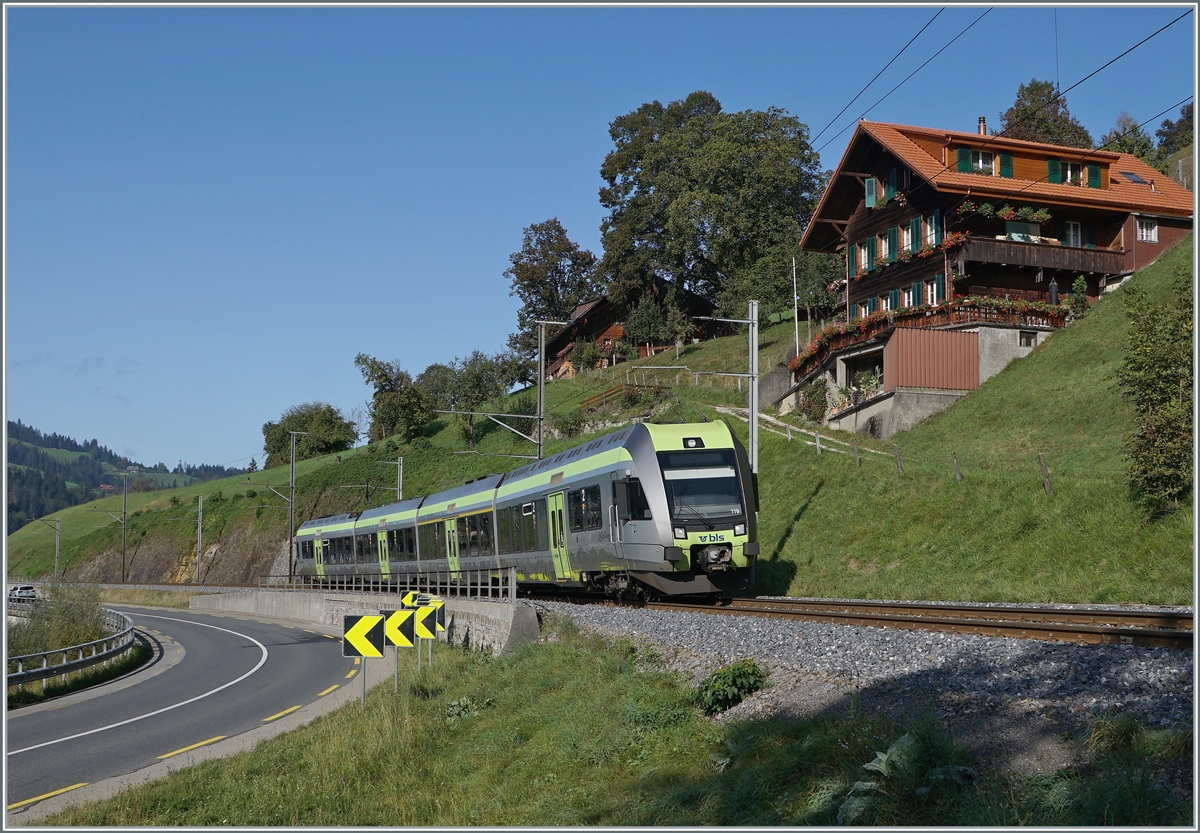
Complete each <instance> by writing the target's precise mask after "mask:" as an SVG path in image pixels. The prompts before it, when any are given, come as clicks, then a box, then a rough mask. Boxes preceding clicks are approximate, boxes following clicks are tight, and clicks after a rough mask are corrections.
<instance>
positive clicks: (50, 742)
mask: <svg viewBox="0 0 1200 833" xmlns="http://www.w3.org/2000/svg"><path fill="white" fill-rule="evenodd" d="M138 616H144V617H146V618H148V619H166V620H167V621H169V622H182V623H184V624H188V625H199V626H200V627H202V628H212V629H213V630H215V631H224V632H225V633H230V634H233V635H234V636H240V637H242V638H243V639H248V640H250V641H251V642H253V643H254V644H255V645H257V646H258V647H259V648H260V649H261V650H262V657H261V658H260V659H259V661H258V665H256V666H254V667H253V668H251V669H250V670H249V671H247V672H246V673H245V674H243V675H242V676H240V677H238V678H237V679H236V680H230V681H229V682H227V683H225V685H223V686H218V687H217V688H214V689H213V690H212V691H206V692H204V693H203V694H199V695H197V696H195V697H193V698H191V699H190V700H184V701H183V702H182V703H176V704H175V705H173V706H166V707H164V708H161V709H158V710H157V711H152V712H149V713H147V714H141V715H138V716H137V717H131V718H129V719H128V720H122V721H121V722H120V723H112V724H109V725H108V726H101V727H100V728H98V729H89V730H88V731H86V732H80V733H79V734H77V735H70V736H68V737H65V738H58V739H56V740H48V741H46V742H44V743H39V744H35V745H34V746H26V747H25V748H24V749H14V750H12V751H11V752H9V753H8V755H20V754H21V753H22V752H31V751H32V750H34V749H41V748H42V747H43V746H52V745H54V744H56V743H63V742H64V741H68V740H75V739H76V738H82V737H85V736H86V735H94V734H96V733H97V732H103V731H105V730H107V729H115V728H117V727H118V726H124V725H126V724H128V723H135V722H137V721H139V720H144V719H145V718H147V717H154V716H155V715H156V714H162V713H163V712H169V711H171V709H177V708H179V707H180V706H186V705H187V704H188V703H195V702H196V701H197V700H203V699H204V698H205V697H208V696H209V695H210V694H216V693H217V692H218V691H221V690H222V689H225V688H229V687H230V686H231V685H234V684H236V683H240V682H241V681H242V680H244V679H246V678H247V677H249V676H250V675H251V674H253V673H254V672H255V671H257V670H258V669H260V668H262V667H263V663H265V662H266V661H267V646H266V645H263V644H262V643H261V642H259V641H258V640H257V639H255V638H254V637H252V636H247V635H246V634H244V633H238V632H237V631H231V630H229V629H228V628H218V627H217V626H216V625H206V624H205V623H203V622H195V621H192V620H190V619H174V618H172V617H170V616H153V615H151V614H149V613H138Z"/></svg>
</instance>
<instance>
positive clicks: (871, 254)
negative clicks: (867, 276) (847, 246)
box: [864, 237, 876, 272]
mask: <svg viewBox="0 0 1200 833" xmlns="http://www.w3.org/2000/svg"><path fill="white" fill-rule="evenodd" d="M875 242H876V241H875V238H874V237H868V238H867V265H866V266H865V267H864V268H865V269H866V271H868V272H870V271H871V270H872V269H874V268H875Z"/></svg>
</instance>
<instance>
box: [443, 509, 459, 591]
mask: <svg viewBox="0 0 1200 833" xmlns="http://www.w3.org/2000/svg"><path fill="white" fill-rule="evenodd" d="M446 563H447V564H448V565H449V566H450V578H454V579H456V578H458V520H457V519H456V518H451V519H450V520H448V521H446Z"/></svg>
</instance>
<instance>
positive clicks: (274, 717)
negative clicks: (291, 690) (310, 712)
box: [263, 706, 300, 723]
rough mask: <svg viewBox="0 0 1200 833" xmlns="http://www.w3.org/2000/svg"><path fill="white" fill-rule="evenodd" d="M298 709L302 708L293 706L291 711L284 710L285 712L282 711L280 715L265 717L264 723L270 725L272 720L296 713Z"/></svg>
mask: <svg viewBox="0 0 1200 833" xmlns="http://www.w3.org/2000/svg"><path fill="white" fill-rule="evenodd" d="M298 708H300V707H299V706H292V707H291V708H290V709H284V710H283V711H281V712H280V713H279V714H273V715H271V716H270V717H264V718H263V723H270V722H271V721H272V720H275V719H276V718H279V717H283V716H284V715H285V714H291V713H292V712H294V711H295V710H296V709H298Z"/></svg>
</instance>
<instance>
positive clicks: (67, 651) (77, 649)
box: [8, 601, 133, 686]
mask: <svg viewBox="0 0 1200 833" xmlns="http://www.w3.org/2000/svg"><path fill="white" fill-rule="evenodd" d="M17 607H18V605H17V604H14V603H13V602H11V601H10V602H9V611H10V612H11V611H13V610H14V609H16V608H17ZM28 607H29V608H32V607H33V605H32V604H30V605H28ZM101 610H102V611H103V612H104V627H105V629H106V630H109V631H112V632H113V633H112V635H111V636H105V637H102V638H101V639H96V640H93V641H92V642H85V643H84V644H82V645H71V646H70V647H67V648H58V649H56V650H53V651H43V652H41V653H40V654H28V655H26V656H21V657H11V658H9V660H8V668H9V669H10V670H9V671H8V685H10V686H13V685H21V684H22V683H32V682H35V681H37V680H46V679H49V678H50V677H61V676H63V675H64V674H69V673H71V672H72V671H80V670H82V669H84V668H90V667H91V666H93V665H97V664H98V663H101V662H106V661H108V660H111V659H115V658H116V657H119V656H120V655H121V654H124V653H125V652H126V651H128V650H129V649H130V648H132V647H133V620H132V619H130V618H129V617H128V616H126V615H125V614H123V613H117V612H116V611H115V610H109V609H107V608H101ZM72 657H73V658H72ZM14 666H15V668H16V670H15V671H13V670H11V669H12V668H14Z"/></svg>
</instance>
